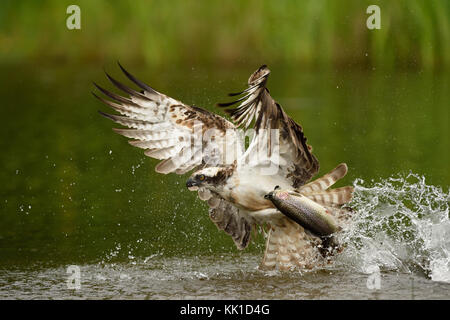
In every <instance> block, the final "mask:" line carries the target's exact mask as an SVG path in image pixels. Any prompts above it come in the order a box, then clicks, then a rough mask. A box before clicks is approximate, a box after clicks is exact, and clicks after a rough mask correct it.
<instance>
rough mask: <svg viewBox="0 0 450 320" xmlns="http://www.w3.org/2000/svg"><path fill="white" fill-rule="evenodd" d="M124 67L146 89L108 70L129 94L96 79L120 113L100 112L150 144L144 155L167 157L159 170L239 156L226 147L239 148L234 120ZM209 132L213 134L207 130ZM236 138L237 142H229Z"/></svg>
mask: <svg viewBox="0 0 450 320" xmlns="http://www.w3.org/2000/svg"><path fill="white" fill-rule="evenodd" d="M119 66H120V68H121V69H122V71H123V73H124V74H125V75H126V76H127V77H128V79H130V80H131V81H132V82H134V83H135V84H136V85H137V86H138V87H140V89H142V90H141V91H135V90H134V89H131V88H129V87H127V86H125V85H124V84H122V83H120V82H119V81H117V80H115V79H113V78H112V77H110V76H109V75H108V74H107V77H108V79H109V80H110V81H111V82H112V84H114V85H115V86H116V87H117V88H118V89H120V90H121V91H123V92H124V93H125V94H127V95H128V97H123V96H120V95H117V94H115V93H113V92H110V91H108V90H106V89H104V88H102V87H100V86H98V85H97V84H95V83H94V85H95V86H96V87H97V88H98V90H100V92H102V93H103V94H104V95H105V96H107V97H108V98H109V99H110V100H108V99H105V98H103V97H100V96H98V95H96V94H95V93H93V94H94V96H95V97H97V98H98V99H99V100H100V101H102V102H104V103H105V104H107V105H109V106H110V107H111V108H113V109H114V110H115V111H117V112H118V113H120V115H113V114H107V113H104V112H101V111H99V112H100V114H102V115H103V116H105V117H107V118H109V119H111V120H113V121H114V122H116V123H118V124H121V125H123V126H126V127H128V128H127V129H124V128H120V129H114V131H115V132H117V133H118V134H121V135H123V136H125V137H127V138H130V139H132V140H130V141H129V143H130V144H131V145H133V146H135V147H139V148H142V149H144V150H145V155H147V156H149V157H152V158H156V159H160V160H163V161H161V162H160V163H159V164H158V165H157V166H156V168H155V170H156V172H159V173H164V174H167V173H171V172H175V173H177V174H184V173H186V172H188V171H190V170H192V169H194V168H198V167H200V166H202V167H204V166H209V165H223V164H228V163H232V162H233V161H234V160H235V158H236V156H234V155H233V154H228V155H225V153H224V151H223V150H231V151H233V150H235V147H236V144H237V143H239V141H238V140H237V139H234V138H233V136H232V135H231V136H230V135H228V136H227V130H229V129H231V131H233V130H234V129H235V126H234V125H233V124H232V123H231V122H229V121H227V120H226V119H224V118H223V117H220V116H218V115H216V114H214V113H211V112H209V111H207V110H204V109H202V108H198V107H195V106H188V105H186V104H184V103H182V102H180V101H178V100H175V99H173V98H170V97H168V96H166V95H164V94H162V93H160V92H158V91H156V90H154V89H153V88H151V87H150V86H148V85H147V84H145V83H143V82H141V81H140V80H138V79H136V78H135V77H134V76H132V75H131V74H130V73H128V72H127V71H126V70H125V69H124V68H123V67H122V66H121V65H120V64H119ZM206 132H208V134H205V133H206ZM226 143H228V144H231V145H232V148H228V149H227V148H226V147H224V144H226Z"/></svg>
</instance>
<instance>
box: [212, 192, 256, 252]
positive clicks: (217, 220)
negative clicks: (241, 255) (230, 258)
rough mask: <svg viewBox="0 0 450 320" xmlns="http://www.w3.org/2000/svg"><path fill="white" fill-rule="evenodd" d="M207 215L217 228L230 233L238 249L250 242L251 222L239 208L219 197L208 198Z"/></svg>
mask: <svg viewBox="0 0 450 320" xmlns="http://www.w3.org/2000/svg"><path fill="white" fill-rule="evenodd" d="M208 204H209V206H210V209H209V217H210V219H211V220H212V222H214V224H215V225H216V226H217V228H218V229H219V230H223V231H224V232H225V233H226V234H228V235H230V236H231V238H232V239H233V241H234V243H235V244H236V247H237V248H238V249H239V250H243V249H245V248H246V247H247V246H248V244H249V242H250V235H251V231H252V224H251V223H250V222H249V221H248V220H247V219H245V217H244V215H243V214H242V212H241V209H239V208H237V207H235V206H234V205H233V204H231V203H230V202H228V201H226V200H224V199H221V198H219V197H215V196H213V197H211V198H210V199H209V200H208Z"/></svg>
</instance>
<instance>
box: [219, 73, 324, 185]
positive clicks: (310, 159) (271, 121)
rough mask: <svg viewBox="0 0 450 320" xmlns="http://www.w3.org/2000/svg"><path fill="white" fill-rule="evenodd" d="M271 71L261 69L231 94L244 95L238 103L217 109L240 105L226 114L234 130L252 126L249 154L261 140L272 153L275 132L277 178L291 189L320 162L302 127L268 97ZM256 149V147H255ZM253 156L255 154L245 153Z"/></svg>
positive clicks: (305, 180) (317, 167)
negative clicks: (236, 127)
mask: <svg viewBox="0 0 450 320" xmlns="http://www.w3.org/2000/svg"><path fill="white" fill-rule="evenodd" d="M269 74H270V70H269V69H268V68H267V67H266V66H265V65H263V66H261V67H260V68H259V69H258V70H256V71H255V72H254V73H253V74H252V75H251V76H250V78H249V80H248V86H249V87H248V88H247V89H246V90H244V91H242V92H238V93H232V94H230V95H231V96H237V95H243V96H242V97H241V98H240V99H238V100H236V101H233V102H229V103H220V104H218V105H219V106H220V107H229V106H231V105H234V104H236V103H239V102H240V104H239V105H238V106H237V107H236V108H233V109H227V110H226V111H227V112H228V113H229V114H230V115H231V118H232V120H233V121H234V122H235V124H236V125H237V126H242V127H244V128H248V127H250V125H251V124H252V123H253V128H254V129H255V132H256V134H255V136H254V137H253V139H252V142H251V143H250V146H249V148H248V149H247V151H248V150H251V151H253V148H254V147H255V146H256V144H257V143H260V141H261V139H262V140H264V141H265V148H266V150H267V154H268V156H271V154H272V152H273V145H274V143H275V142H274V141H273V140H272V136H273V135H272V134H271V132H270V130H271V129H275V130H278V131H275V132H278V133H279V135H278V136H277V137H279V145H278V147H279V148H278V149H277V151H279V159H278V160H277V165H279V172H278V174H279V175H283V177H284V179H286V180H287V181H288V183H289V184H290V185H291V186H293V187H294V188H298V187H299V186H301V185H303V184H305V183H306V182H307V181H309V180H310V179H311V178H312V177H313V176H314V175H315V174H316V173H317V172H318V170H319V161H318V160H317V158H316V157H315V156H314V155H313V154H312V152H311V150H312V148H311V147H310V146H309V145H308V144H307V143H306V137H305V136H304V134H303V129H302V127H301V126H300V125H299V124H297V123H296V122H295V121H294V120H292V119H291V118H290V117H289V116H288V115H287V114H286V113H285V112H284V110H283V108H282V107H281V106H280V104H278V103H277V102H276V101H275V100H274V99H273V98H272V97H271V96H270V94H269V90H268V89H267V88H266V82H267V78H268V77H269ZM255 148H256V147H255ZM246 153H247V154H249V155H250V154H254V152H246Z"/></svg>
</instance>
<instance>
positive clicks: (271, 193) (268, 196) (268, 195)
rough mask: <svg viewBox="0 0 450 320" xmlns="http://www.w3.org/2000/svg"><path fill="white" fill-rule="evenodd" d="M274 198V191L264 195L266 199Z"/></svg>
mask: <svg viewBox="0 0 450 320" xmlns="http://www.w3.org/2000/svg"><path fill="white" fill-rule="evenodd" d="M272 198H273V191H270V192H269V193H268V194H266V195H265V196H264V199H268V200H272Z"/></svg>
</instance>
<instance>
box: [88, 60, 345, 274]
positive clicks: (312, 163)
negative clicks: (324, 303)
mask: <svg viewBox="0 0 450 320" xmlns="http://www.w3.org/2000/svg"><path fill="white" fill-rule="evenodd" d="M119 67H120V68H121V70H122V71H123V73H124V74H125V76H126V77H127V78H128V79H129V80H130V81H131V82H133V83H134V84H135V85H136V86H137V87H139V89H138V90H134V89H132V88H130V87H128V86H126V85H124V84H122V83H121V82H119V81H117V80H115V79H113V78H112V77H110V76H109V75H108V74H106V76H107V77H108V79H109V80H110V81H111V82H112V84H113V85H114V86H116V87H117V88H118V89H120V90H121V91H123V93H124V94H125V96H123V95H118V94H116V93H113V92H111V91H108V90H106V89H104V88H102V87H100V86H99V85H97V84H95V83H94V85H95V86H96V87H97V89H98V90H99V91H100V92H101V93H103V94H104V95H105V96H106V97H107V98H105V97H102V96H99V95H97V94H95V93H93V94H94V96H95V97H97V98H98V99H99V100H101V101H102V102H104V103H105V104H107V105H109V106H110V107H111V108H112V109H114V110H115V111H116V112H118V113H119V114H120V115H117V114H107V113H104V112H101V111H99V112H100V113H101V114H102V115H103V116H105V117H107V118H109V119H111V120H113V121H114V122H116V123H118V124H120V125H122V126H125V127H127V128H119V129H116V128H114V129H113V130H114V131H115V132H117V133H118V134H120V135H123V136H125V137H127V138H130V139H131V140H130V141H129V143H130V144H131V145H133V146H135V147H139V148H142V149H144V150H145V155H147V156H149V157H152V158H156V159H160V160H162V161H161V162H159V163H158V165H157V166H156V168H155V170H156V172H158V173H162V174H168V173H176V174H185V173H187V172H190V171H192V172H193V173H192V175H191V176H190V178H189V179H188V180H187V182H186V186H187V187H188V188H189V189H190V190H196V191H197V192H198V196H199V197H200V199H201V200H204V201H207V204H208V205H209V207H210V209H209V217H210V218H211V220H212V222H213V223H215V224H216V226H217V227H218V228H219V229H220V230H223V231H224V232H225V233H227V234H228V235H230V236H231V237H232V239H233V241H234V243H235V244H236V246H237V248H238V249H241V250H242V249H244V248H246V247H247V246H248V244H249V242H250V240H251V234H252V230H255V229H259V230H262V231H263V232H264V233H265V234H266V237H267V240H266V249H265V253H264V257H263V259H262V263H261V265H260V268H261V269H265V270H268V269H269V270H270V269H279V270H289V269H293V268H300V269H310V268H313V267H316V266H320V265H323V264H324V263H325V262H327V261H328V257H329V255H328V254H327V253H324V251H327V250H324V249H327V248H324V247H325V245H324V243H323V239H321V238H320V237H318V236H317V235H314V234H313V233H311V232H310V231H309V230H307V229H305V228H304V227H302V226H301V225H300V224H299V223H296V222H295V221H293V220H291V219H290V218H289V217H288V216H286V215H284V214H283V213H281V212H280V211H279V210H277V208H276V207H275V206H274V205H273V203H272V202H271V201H269V200H268V199H267V197H266V198H265V195H266V194H267V193H269V192H270V191H272V190H274V188H275V187H279V188H283V189H290V190H293V191H295V192H296V193H299V194H301V195H303V196H305V197H307V198H309V199H311V200H313V201H315V202H316V203H318V204H320V205H322V206H324V207H325V208H327V213H328V214H331V215H332V216H333V217H334V218H335V219H336V221H338V223H339V224H341V225H342V224H343V223H345V222H346V221H348V218H349V210H347V209H346V207H345V204H346V203H348V202H349V201H350V200H351V196H352V192H353V188H352V187H350V186H347V187H341V188H337V189H329V187H330V186H332V185H333V184H334V183H335V182H336V181H337V180H339V179H341V178H342V177H344V176H345V174H346V173H347V165H346V164H344V163H342V164H340V165H338V166H337V167H336V168H335V169H333V170H332V171H331V172H329V173H328V174H326V175H325V176H323V177H321V178H318V179H316V180H314V181H312V182H311V181H310V180H311V178H312V177H313V176H315V175H316V174H317V172H318V170H319V162H318V160H317V158H316V157H315V156H314V155H313V153H312V148H311V146H310V145H308V144H307V143H306V137H305V136H304V134H303V129H302V127H301V126H300V125H299V124H297V123H296V122H295V121H294V120H293V119H292V118H290V117H289V116H288V115H287V114H286V113H285V112H284V110H283V108H282V107H281V105H280V104H278V103H277V102H276V101H275V100H274V99H273V98H272V97H271V95H270V94H269V90H268V89H267V87H266V83H267V79H268V76H269V74H270V70H269V69H268V68H267V66H266V65H263V66H261V67H260V68H258V70H256V71H255V72H254V73H253V74H252V75H251V76H250V78H249V79H248V88H246V89H245V90H243V91H242V92H238V93H231V94H230V96H240V98H239V99H237V100H235V101H232V102H230V103H221V104H218V106H220V107H227V109H226V112H227V113H228V114H229V115H230V117H231V121H229V120H227V119H225V118H224V117H221V116H219V115H217V114H214V113H212V112H210V111H208V110H205V109H202V108H199V107H196V106H190V105H187V104H185V103H183V102H181V101H178V100H175V99H174V98H171V97H169V96H166V95H165V94H163V93H160V92H158V91H156V90H155V89H153V88H152V87H150V86H149V85H147V84H145V83H144V82H142V81H140V80H138V79H137V78H135V77H134V76H133V75H131V74H130V73H129V72H128V71H126V70H125V69H124V68H123V67H122V66H121V65H120V64H119ZM235 104H238V105H237V107H234V108H233V107H230V106H232V105H235ZM249 131H250V134H247V133H248V132H249ZM246 137H247V138H248V140H249V142H247V143H246V139H245V138H246ZM266 230H267V232H266ZM328 251H330V250H328Z"/></svg>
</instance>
